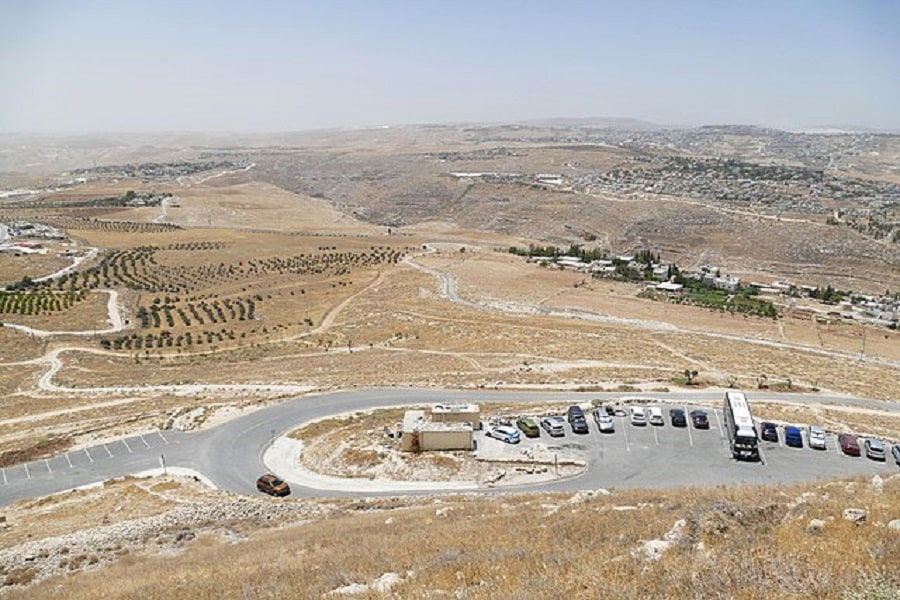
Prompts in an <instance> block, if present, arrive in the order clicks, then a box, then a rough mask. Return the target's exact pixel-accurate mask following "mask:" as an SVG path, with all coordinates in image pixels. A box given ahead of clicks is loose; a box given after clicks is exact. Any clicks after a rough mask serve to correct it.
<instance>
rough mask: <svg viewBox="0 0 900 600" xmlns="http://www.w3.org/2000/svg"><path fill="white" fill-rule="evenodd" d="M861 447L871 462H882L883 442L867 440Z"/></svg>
mask: <svg viewBox="0 0 900 600" xmlns="http://www.w3.org/2000/svg"><path fill="white" fill-rule="evenodd" d="M863 446H864V447H865V449H866V456H867V457H868V458H871V459H872V460H884V442H882V441H881V440H877V439H875V438H867V439H866V441H865V443H864V444H863Z"/></svg>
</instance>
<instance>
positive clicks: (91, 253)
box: [32, 248, 98, 282]
mask: <svg viewBox="0 0 900 600" xmlns="http://www.w3.org/2000/svg"><path fill="white" fill-rule="evenodd" d="M85 250H87V252H85V253H84V254H83V255H82V256H75V257H73V258H72V264H70V265H69V266H67V267H63V268H62V269H60V270H59V271H56V272H53V273H50V274H49V275H44V276H42V277H37V278H35V279H33V280H32V281H35V282H40V281H47V280H49V279H56V278H57V277H59V276H61V275H65V274H66V273H69V272H71V271H74V270H75V269H76V268H77V267H78V265H80V264H81V263H83V262H85V261H88V260H91V259H93V258H96V256H97V252H98V249H97V248H85Z"/></svg>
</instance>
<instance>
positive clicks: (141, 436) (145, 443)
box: [138, 434, 150, 448]
mask: <svg viewBox="0 0 900 600" xmlns="http://www.w3.org/2000/svg"><path fill="white" fill-rule="evenodd" d="M138 437H139V438H141V441H142V442H144V445H145V446H147V447H148V448H149V447H150V444H148V443H147V440H145V439H144V436H143V435H140V434H139V435H138Z"/></svg>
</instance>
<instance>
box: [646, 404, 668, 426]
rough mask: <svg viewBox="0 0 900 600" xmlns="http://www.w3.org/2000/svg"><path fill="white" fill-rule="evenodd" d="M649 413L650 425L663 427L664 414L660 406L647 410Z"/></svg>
mask: <svg viewBox="0 0 900 600" xmlns="http://www.w3.org/2000/svg"><path fill="white" fill-rule="evenodd" d="M647 413H648V414H649V415H650V424H651V425H662V424H663V423H664V421H663V413H662V409H661V408H660V407H658V406H651V407H650V408H648V409H647Z"/></svg>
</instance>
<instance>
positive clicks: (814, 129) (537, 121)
mask: <svg viewBox="0 0 900 600" xmlns="http://www.w3.org/2000/svg"><path fill="white" fill-rule="evenodd" d="M603 120H609V121H633V122H636V123H641V124H643V125H644V126H647V127H654V128H658V129H667V130H677V129H700V128H703V127H757V128H760V129H773V130H777V131H784V132H787V133H805V132H810V133H817V134H829V133H835V134H840V133H847V134H852V133H871V134H885V135H900V128H879V127H873V126H869V125H865V124H859V123H844V124H838V123H825V124H821V125H796V126H790V127H783V126H776V125H771V124H766V123H740V122H699V123H660V122H656V121H650V120H647V119H642V118H639V117H623V116H614V117H613V116H607V117H598V116H593V117H584V116H565V117H564V116H554V117H529V118H524V119H517V120H508V121H503V120H500V121H497V120H484V121H475V120H466V121H441V122H438V121H431V122H427V121H422V122H398V123H363V124H358V125H325V126H320V127H305V128H283V129H245V130H241V129H232V130H228V129H219V130H216V129H206V130H201V129H194V130H191V129H181V130H178V129H171V130H164V129H160V130H139V129H132V130H128V129H121V130H112V129H110V130H102V129H95V130H56V131H54V130H0V136H32V137H41V136H45V137H79V136H101V135H135V136H140V135H145V136H166V135H185V136H189V135H211V136H215V135H223V136H227V135H235V136H254V135H274V134H290V133H313V132H316V131H323V132H324V131H366V130H375V129H392V128H404V127H436V126H438V127H461V126H504V125H523V126H531V127H554V126H562V125H563V124H562V123H560V124H553V122H554V121H559V122H564V121H603ZM567 126H569V127H573V128H579V127H583V128H590V127H596V128H600V129H604V128H605V129H622V130H629V128H628V127H627V126H624V125H623V126H618V127H617V126H610V125H593V124H589V123H582V124H574V123H573V124H570V125H567Z"/></svg>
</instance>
